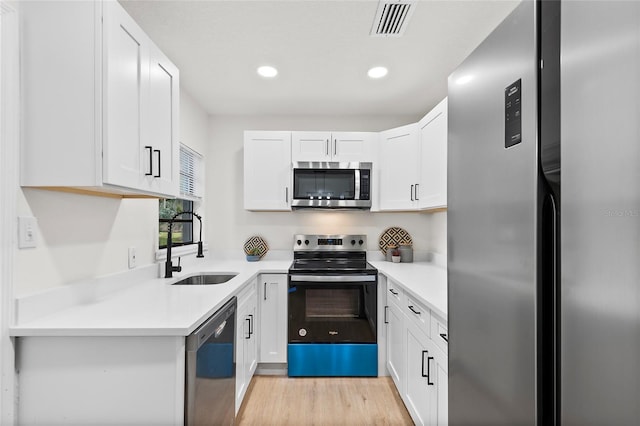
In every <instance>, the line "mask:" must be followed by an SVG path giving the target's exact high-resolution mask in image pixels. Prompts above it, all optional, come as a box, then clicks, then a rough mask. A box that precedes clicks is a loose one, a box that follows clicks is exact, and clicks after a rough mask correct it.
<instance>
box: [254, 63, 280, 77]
mask: <svg viewBox="0 0 640 426" xmlns="http://www.w3.org/2000/svg"><path fill="white" fill-rule="evenodd" d="M258 74H260V75H261V76H263V77H267V78H273V77H275V76H276V75H278V70H277V69H275V68H274V67H270V66H269V65H264V66H261V67H258Z"/></svg>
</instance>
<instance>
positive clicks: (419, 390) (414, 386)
mask: <svg viewBox="0 0 640 426" xmlns="http://www.w3.org/2000/svg"><path fill="white" fill-rule="evenodd" d="M405 333H406V336H407V346H406V351H405V355H406V360H407V361H406V363H407V375H406V382H407V383H406V393H405V402H406V405H407V409H408V410H409V413H410V414H411V417H412V418H413V420H414V422H415V423H416V424H417V425H428V424H430V423H431V418H432V413H431V411H432V407H431V403H432V397H431V392H432V389H431V388H432V387H433V381H432V380H430V377H431V375H432V374H433V373H432V372H431V371H429V368H430V366H431V365H432V358H430V354H429V338H428V337H427V336H425V335H424V333H423V332H422V331H421V330H420V329H419V328H418V327H417V326H416V325H415V324H413V323H410V322H409V323H408V324H407V327H406V328H405ZM430 363H431V364H430Z"/></svg>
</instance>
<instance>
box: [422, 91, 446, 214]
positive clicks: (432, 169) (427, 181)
mask: <svg viewBox="0 0 640 426" xmlns="http://www.w3.org/2000/svg"><path fill="white" fill-rule="evenodd" d="M418 127H419V128H420V160H421V161H420V185H419V186H418V191H417V198H418V208H420V209H434V208H445V207H447V98H444V100H442V101H441V102H440V103H439V104H438V105H436V107H435V108H433V109H432V110H431V111H430V112H429V113H428V114H427V115H426V116H425V117H424V118H423V119H422V120H420V122H419V123H418Z"/></svg>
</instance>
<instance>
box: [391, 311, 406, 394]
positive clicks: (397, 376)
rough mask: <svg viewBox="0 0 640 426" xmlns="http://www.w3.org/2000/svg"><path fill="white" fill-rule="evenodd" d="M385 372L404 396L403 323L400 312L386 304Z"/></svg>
mask: <svg viewBox="0 0 640 426" xmlns="http://www.w3.org/2000/svg"><path fill="white" fill-rule="evenodd" d="M387 305H388V308H387V321H388V324H387V370H388V371H389V375H391V378H392V379H393V381H394V382H395V384H396V388H398V392H399V393H400V395H404V386H405V382H404V380H405V379H404V377H405V363H406V361H405V355H404V354H405V350H406V344H405V332H404V329H405V321H404V315H403V314H402V311H401V310H400V309H399V308H398V307H397V306H396V305H395V304H393V303H387Z"/></svg>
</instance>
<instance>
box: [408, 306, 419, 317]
mask: <svg viewBox="0 0 640 426" xmlns="http://www.w3.org/2000/svg"><path fill="white" fill-rule="evenodd" d="M409 309H410V310H411V312H413V313H414V314H416V315H420V311H416V310H415V309H413V305H411V306H409Z"/></svg>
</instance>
